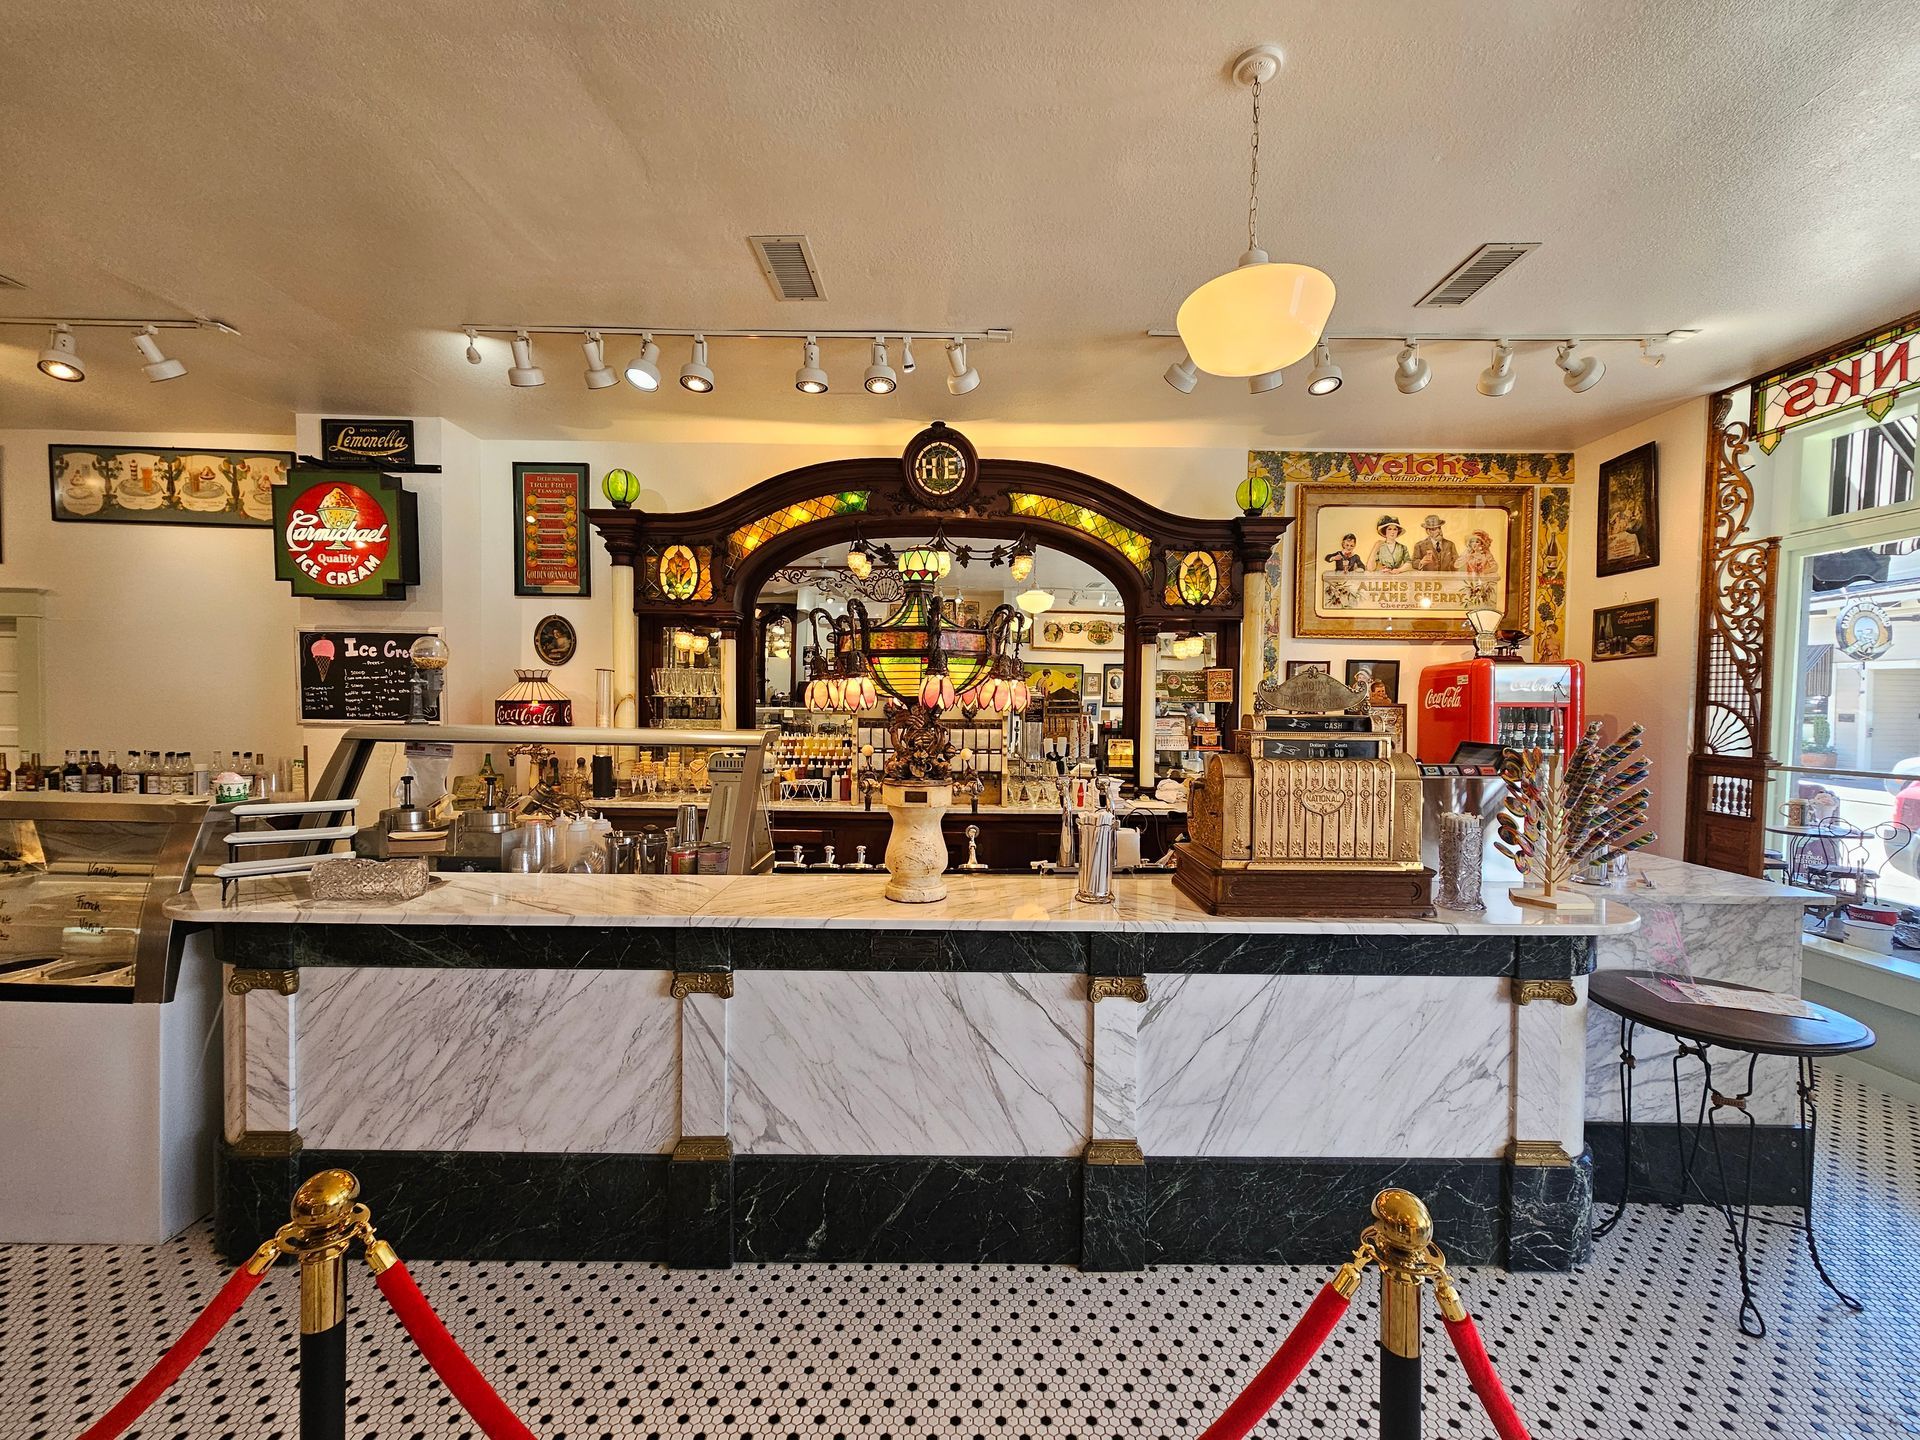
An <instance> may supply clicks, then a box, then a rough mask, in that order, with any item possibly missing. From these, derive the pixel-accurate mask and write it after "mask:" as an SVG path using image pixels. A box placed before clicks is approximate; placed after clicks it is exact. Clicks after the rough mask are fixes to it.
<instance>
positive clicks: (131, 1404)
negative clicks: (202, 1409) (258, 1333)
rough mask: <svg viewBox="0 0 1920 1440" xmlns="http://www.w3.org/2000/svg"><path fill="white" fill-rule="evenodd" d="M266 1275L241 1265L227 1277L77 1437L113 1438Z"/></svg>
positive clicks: (176, 1376)
mask: <svg viewBox="0 0 1920 1440" xmlns="http://www.w3.org/2000/svg"><path fill="white" fill-rule="evenodd" d="M265 1275H266V1271H264V1270H262V1271H261V1272H260V1274H258V1275H251V1274H249V1273H247V1268H246V1266H244V1265H243V1266H241V1267H240V1268H239V1269H238V1270H236V1271H234V1272H233V1274H232V1275H230V1276H228V1277H227V1283H226V1284H224V1285H222V1286H221V1287H220V1292H219V1294H217V1295H215V1296H214V1297H213V1299H211V1300H209V1301H208V1302H207V1308H206V1309H204V1310H202V1311H201V1312H200V1313H199V1315H197V1316H196V1317H195V1318H194V1322H193V1323H192V1324H191V1325H189V1326H188V1327H187V1328H186V1331H185V1333H184V1334H182V1335H181V1337H180V1338H179V1339H178V1340H176V1341H174V1342H173V1346H172V1348H171V1349H169V1350H168V1351H167V1353H166V1354H164V1355H162V1356H161V1357H160V1360H159V1363H158V1364H156V1365H155V1366H154V1367H153V1368H152V1369H151V1370H149V1371H147V1373H146V1374H145V1375H143V1376H141V1377H140V1382H139V1383H138V1384H137V1385H135V1386H134V1387H133V1388H132V1389H131V1390H129V1391H128V1392H127V1393H126V1394H125V1395H123V1396H121V1397H120V1403H119V1404H118V1405H115V1406H114V1407H113V1408H112V1409H111V1410H109V1411H107V1413H106V1414H105V1415H102V1416H101V1417H100V1418H99V1419H98V1420H96V1421H94V1423H93V1424H92V1425H91V1426H89V1427H88V1428H87V1429H86V1430H85V1431H84V1432H82V1434H81V1436H80V1440H113V1437H114V1436H116V1435H118V1434H120V1433H121V1432H122V1431H124V1430H125V1429H126V1428H127V1427H128V1426H130V1425H132V1424H133V1422H134V1421H136V1420H138V1419H139V1418H140V1417H141V1416H142V1415H144V1414H146V1413H147V1407H148V1406H149V1405H151V1404H153V1402H154V1401H156V1400H158V1399H159V1398H160V1397H161V1395H163V1394H164V1393H165V1392H166V1389H167V1387H168V1386H169V1385H171V1384H173V1382H174V1381H176V1380H178V1379H179V1378H180V1376H181V1374H182V1373H183V1372H184V1371H185V1370H186V1368H187V1367H188V1366H189V1365H191V1364H192V1363H193V1362H194V1361H195V1360H197V1359H199V1358H200V1352H201V1351H202V1350H204V1349H206V1348H207V1345H208V1343H209V1342H210V1341H211V1340H212V1339H213V1337H214V1336H216V1335H218V1334H219V1333H220V1329H221V1327H222V1326H224V1325H225V1324H226V1323H227V1321H229V1320H231V1319H232V1318H233V1312H234V1311H236V1310H238V1309H239V1308H240V1302H241V1301H242V1300H245V1299H246V1298H247V1296H249V1295H251V1294H252V1293H253V1289H254V1286H256V1285H258V1284H259V1283H260V1281H261V1279H262V1278H263V1277H264V1276H265Z"/></svg>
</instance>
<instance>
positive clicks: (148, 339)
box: [133, 325, 187, 380]
mask: <svg viewBox="0 0 1920 1440" xmlns="http://www.w3.org/2000/svg"><path fill="white" fill-rule="evenodd" d="M159 334H160V332H159V331H157V330H155V329H154V328H153V326H151V325H148V326H147V327H145V328H144V329H143V330H141V331H140V333H139V334H137V335H135V336H134V337H133V347H134V349H136V350H138V351H139V352H140V358H141V359H142V360H144V361H146V364H144V365H142V366H141V367H140V368H141V369H142V370H143V371H145V372H146V376H147V379H149V380H178V379H179V378H180V377H181V376H182V375H184V374H186V373H187V367H186V365H185V364H183V363H182V362H181V361H178V360H169V359H168V358H167V357H166V356H165V355H163V354H162V353H161V352H160V340H159Z"/></svg>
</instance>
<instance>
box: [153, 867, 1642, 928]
mask: <svg viewBox="0 0 1920 1440" xmlns="http://www.w3.org/2000/svg"><path fill="white" fill-rule="evenodd" d="M437 878H438V879H439V880H441V881H442V883H440V884H436V885H435V886H434V887H433V888H432V889H430V890H428V891H427V893H426V894H424V895H422V896H421V897H420V898H419V899H417V900H409V901H405V902H402V903H399V904H392V905H364V904H358V903H352V902H343V901H315V900H312V899H310V898H308V891H307V882H306V881H305V880H304V879H299V878H294V879H267V880H248V881H243V882H241V884H240V886H239V887H238V888H239V893H238V895H237V896H236V897H235V899H234V901H233V902H232V903H231V904H227V905H222V904H221V903H220V890H219V886H218V885H216V884H210V883H202V884H199V885H196V886H195V887H194V889H193V890H192V892H191V893H190V894H187V895H181V896H176V897H175V898H174V899H173V900H170V901H169V902H168V903H167V913H168V915H170V916H171V917H172V918H173V919H175V920H181V921H190V922H207V923H222V922H227V923H231V922H236V921H239V922H247V923H252V924H263V925H286V924H295V923H299V924H321V925H598V926H628V925H631V926H663V927H689V928H699V927H714V928H727V927H766V928H769V929H789V928H795V927H799V928H804V929H827V930H835V929H838V930H882V929H884V930H1133V931H1143V932H1145V931H1175V932H1177V931H1190V932H1196V933H1228V934H1232V933H1240V934H1294V935H1313V934H1324V935H1422V936H1434V935H1447V934H1453V935H1537V934H1541V933H1543V932H1551V933H1554V934H1559V935H1570V936H1571V935H1623V934H1627V933H1629V932H1630V931H1632V930H1635V929H1637V928H1638V927H1639V924H1640V917H1639V916H1638V915H1636V914H1635V913H1634V912H1633V911H1632V910H1631V909H1630V908H1629V907H1628V906H1627V905H1625V904H1623V903H1622V902H1621V901H1620V900H1619V899H1617V898H1602V899H1601V900H1600V904H1599V909H1598V910H1597V911H1589V912H1586V913H1583V914H1551V913H1548V912H1545V911H1540V910H1534V909H1531V908H1527V907H1522V906H1516V905H1514V904H1513V903H1512V902H1511V901H1509V900H1508V899H1507V897H1506V892H1505V890H1504V889H1496V888H1493V887H1489V889H1488V890H1487V893H1486V900H1487V909H1486V911H1485V912H1484V913H1482V914H1476V915H1467V914H1462V913H1459V912H1455V911H1446V910H1443V911H1441V912H1440V913H1439V915H1438V916H1436V917H1435V918H1433V919H1430V920H1385V919H1373V918H1354V919H1257V918H1246V917H1241V916H1214V915H1209V914H1207V912H1206V911H1204V910H1202V909H1201V908H1200V907H1199V906H1198V905H1195V904H1194V903H1193V902H1192V901H1191V900H1189V899H1188V898H1187V897H1186V896H1185V895H1182V894H1181V893H1180V892H1179V891H1178V890H1176V889H1175V888H1174V886H1173V881H1172V879H1171V878H1170V877H1168V876H1165V875H1154V876H1122V877H1121V878H1120V879H1118V880H1117V881H1116V882H1115V884H1114V891H1115V896H1116V899H1115V903H1113V904H1111V905H1089V904H1080V903H1078V902H1076V901H1075V900H1074V898H1073V881H1072V879H1071V878H1061V877H1050V876H1039V875H1034V876H1026V875H1012V876H1009V875H958V874H955V875H949V876H948V877H947V898H946V899H945V900H942V901H939V902H938V903H936V904H932V905H902V904H897V903H895V902H894V901H891V900H888V899H887V898H886V897H885V896H884V895H882V894H881V887H882V886H883V884H884V883H885V879H886V877H885V875H884V874H882V873H879V872H876V873H873V874H859V875H848V874H844V873H843V874H838V875H824V874H823V875H808V876H805V877H802V876H798V875H482V874H448V875H444V876H440V877H437Z"/></svg>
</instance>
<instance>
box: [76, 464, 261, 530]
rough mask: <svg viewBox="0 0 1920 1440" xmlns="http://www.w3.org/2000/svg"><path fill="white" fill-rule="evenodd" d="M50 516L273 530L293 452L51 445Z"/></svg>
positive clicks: (85, 519) (117, 522) (131, 523)
mask: <svg viewBox="0 0 1920 1440" xmlns="http://www.w3.org/2000/svg"><path fill="white" fill-rule="evenodd" d="M47 469H48V472H49V479H50V481H51V484H52V500H53V518H54V519H55V520H77V521H87V522H93V523H101V522H104V523H106V524H111V525H257V526H259V527H261V528H262V529H268V528H271V527H272V525H273V492H274V489H275V487H277V486H281V485H284V484H286V482H287V472H288V471H290V470H292V469H293V455H292V454H291V453H290V452H286V451H278V450H265V451H247V450H167V449H163V448H161V447H159V446H153V447H150V448H144V449H143V448H141V447H139V446H133V445H129V446H111V445H49V446H48V447H47Z"/></svg>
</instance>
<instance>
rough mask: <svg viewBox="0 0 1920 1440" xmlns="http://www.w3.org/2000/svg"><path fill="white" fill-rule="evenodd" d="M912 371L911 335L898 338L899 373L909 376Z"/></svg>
mask: <svg viewBox="0 0 1920 1440" xmlns="http://www.w3.org/2000/svg"><path fill="white" fill-rule="evenodd" d="M913 371H914V363H913V337H912V336H911V335H902V336H901V337H900V373H901V374H902V375H911V374H912V373H913Z"/></svg>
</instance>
